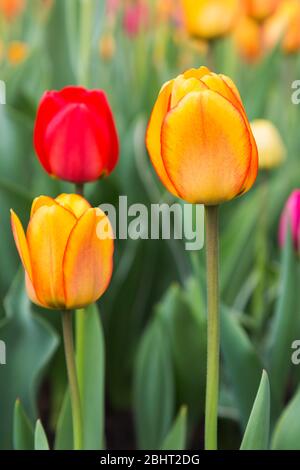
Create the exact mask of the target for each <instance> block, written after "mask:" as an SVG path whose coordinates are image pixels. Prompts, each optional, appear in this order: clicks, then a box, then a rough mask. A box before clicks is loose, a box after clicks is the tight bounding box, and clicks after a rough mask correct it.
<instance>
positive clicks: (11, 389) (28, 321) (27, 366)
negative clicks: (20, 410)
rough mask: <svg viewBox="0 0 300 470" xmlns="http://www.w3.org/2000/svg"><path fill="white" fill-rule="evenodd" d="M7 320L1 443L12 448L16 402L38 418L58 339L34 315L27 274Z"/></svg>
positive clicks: (12, 294) (11, 296)
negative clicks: (40, 397)
mask: <svg viewBox="0 0 300 470" xmlns="http://www.w3.org/2000/svg"><path fill="white" fill-rule="evenodd" d="M4 305H5V310H6V318H4V319H3V320H2V322H1V324H0V338H1V340H3V341H4V342H5V344H6V355H7V364H6V365H4V366H1V367H0V397H1V402H2V403H4V404H5V406H3V407H2V411H1V420H0V442H1V446H2V448H4V449H9V448H11V447H12V444H13V443H12V425H13V423H12V416H13V408H14V404H15V400H16V399H17V398H20V400H21V402H22V404H23V406H24V408H25V409H26V410H27V412H28V415H29V417H30V419H34V418H35V415H36V405H35V399H36V393H37V390H38V387H39V384H40V380H41V378H42V372H43V370H44V368H45V366H46V365H47V364H48V362H49V360H50V359H51V357H52V356H53V354H54V352H55V350H56V347H57V344H58V337H57V335H56V333H55V332H54V331H53V329H52V328H50V326H49V325H48V324H47V323H46V322H45V321H44V320H43V319H42V318H41V317H40V316H37V315H35V314H33V311H32V304H31V303H30V301H29V300H28V297H27V294H26V292H25V288H24V273H23V270H22V272H19V273H18V275H17V277H16V279H15V281H14V282H13V284H12V286H11V289H10V291H9V293H8V295H7V297H6V299H5V302H4Z"/></svg>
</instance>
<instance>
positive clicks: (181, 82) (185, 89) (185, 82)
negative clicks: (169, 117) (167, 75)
mask: <svg viewBox="0 0 300 470" xmlns="http://www.w3.org/2000/svg"><path fill="white" fill-rule="evenodd" d="M207 88H208V87H207V86H206V85H205V84H204V83H203V82H201V81H200V80H198V79H197V78H194V77H191V78H185V77H184V76H183V75H179V76H178V77H177V78H176V79H175V80H174V85H173V90H172V96H171V108H174V107H175V106H176V105H177V104H178V103H179V101H180V100H181V99H182V98H183V97H184V96H186V95H187V94H188V93H190V92H191V91H202V90H205V89H207Z"/></svg>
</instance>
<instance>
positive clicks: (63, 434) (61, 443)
mask: <svg viewBox="0 0 300 470" xmlns="http://www.w3.org/2000/svg"><path fill="white" fill-rule="evenodd" d="M54 447H55V449H56V450H70V449H73V425H72V412H71V402H70V395H69V390H67V391H66V393H65V396H64V400H63V403H62V407H61V410H60V414H59V417H58V421H57V427H56V433H55V446H54Z"/></svg>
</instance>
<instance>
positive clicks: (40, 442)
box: [34, 419, 49, 450]
mask: <svg viewBox="0 0 300 470" xmlns="http://www.w3.org/2000/svg"><path fill="white" fill-rule="evenodd" d="M34 450H49V444H48V439H47V436H46V433H45V431H44V428H43V425H42V423H41V421H40V420H39V419H38V420H37V422H36V425H35V431H34Z"/></svg>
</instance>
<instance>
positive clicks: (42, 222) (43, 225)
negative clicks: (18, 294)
mask: <svg viewBox="0 0 300 470" xmlns="http://www.w3.org/2000/svg"><path fill="white" fill-rule="evenodd" d="M75 223H76V218H75V216H74V215H73V214H72V213H71V212H70V211H68V210H66V209H64V208H63V207H62V206H60V205H59V204H55V205H52V206H42V207H40V208H39V209H38V210H37V211H36V212H35V213H34V215H33V217H32V218H31V219H30V222H29V225H28V229H27V241H28V247H29V252H30V258H31V266H32V283H33V286H34V290H35V292H36V295H37V297H38V299H39V301H40V302H41V303H42V304H43V305H47V306H48V308H64V307H65V293H64V284H63V271H62V261H63V256H64V252H65V248H66V245H67V241H68V238H69V235H70V233H71V230H72V228H73V227H74V225H75Z"/></svg>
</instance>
